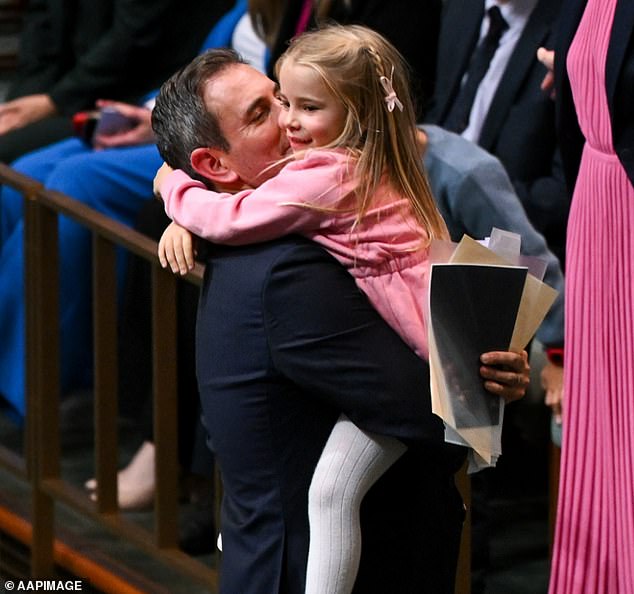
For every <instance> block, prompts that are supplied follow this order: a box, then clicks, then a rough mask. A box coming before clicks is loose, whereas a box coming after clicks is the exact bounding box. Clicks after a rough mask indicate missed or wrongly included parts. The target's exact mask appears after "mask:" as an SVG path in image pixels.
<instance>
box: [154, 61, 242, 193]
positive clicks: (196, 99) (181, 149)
mask: <svg viewBox="0 0 634 594" xmlns="http://www.w3.org/2000/svg"><path fill="white" fill-rule="evenodd" d="M234 64H244V61H243V60H242V59H241V58H240V56H239V55H238V54H237V53H236V52H234V51H233V50H230V49H212V50H209V51H207V52H205V53H203V54H201V55H200V56H198V57H196V58H194V60H192V62H191V63H190V64H188V65H187V66H185V67H184V68H182V69H181V70H179V71H178V72H177V73H176V74H174V75H173V76H172V77H170V78H169V80H167V81H166V82H165V83H163V86H162V87H161V89H160V91H159V94H158V96H157V98H156V105H155V106H154V109H153V111H152V128H153V129H154V133H155V134H156V138H157V142H156V144H157V147H158V150H159V153H160V154H161V157H163V160H164V161H165V162H166V163H167V164H168V165H169V166H170V167H172V168H173V169H182V170H183V171H185V172H186V173H187V174H188V175H189V176H190V177H193V178H195V179H198V180H201V181H203V182H204V183H208V180H206V179H203V178H202V177H201V176H200V175H199V174H198V173H197V172H196V171H194V170H193V169H192V166H191V162H190V156H191V154H192V151H193V150H194V149H196V148H199V147H210V148H217V149H220V150H222V151H224V152H228V151H229V148H230V146H229V142H228V141H227V139H226V138H225V136H224V135H223V133H222V130H221V129H220V123H219V120H218V114H216V113H213V112H211V111H208V109H207V106H206V105H205V99H204V93H205V85H206V84H207V82H208V81H209V80H211V79H212V78H214V77H216V76H218V74H220V73H221V72H222V71H224V70H225V68H227V67H229V66H232V65H234Z"/></svg>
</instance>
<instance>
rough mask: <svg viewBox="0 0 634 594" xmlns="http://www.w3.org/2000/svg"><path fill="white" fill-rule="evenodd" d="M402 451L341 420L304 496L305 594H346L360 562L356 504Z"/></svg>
mask: <svg viewBox="0 0 634 594" xmlns="http://www.w3.org/2000/svg"><path fill="white" fill-rule="evenodd" d="M406 449H407V447H406V446H405V445H404V444H403V443H401V442H400V441H398V440H397V439H394V438H392V437H386V436H384V435H376V434H373V433H367V432H364V431H361V429H359V428H358V427H357V426H356V425H355V424H354V423H352V422H351V421H350V420H349V419H348V418H347V417H346V416H344V415H341V417H339V420H338V421H337V423H336V424H335V426H334V428H333V430H332V433H331V434H330V437H329V438H328V441H327V443H326V446H325V447H324V451H323V452H322V454H321V458H320V459H319V462H318V463H317V467H316V468H315V474H314V475H313V479H312V482H311V484H310V489H309V492H308V519H309V522H310V547H309V551H308V568H307V572H306V594H349V593H350V592H352V587H353V586H354V581H355V579H356V576H357V571H358V569H359V559H360V557H361V525H360V521H359V509H360V507H361V501H362V500H363V497H364V496H365V494H366V493H367V492H368V490H369V489H370V487H371V486H372V485H373V484H374V483H375V482H376V481H377V480H378V478H379V477H380V476H381V475H382V474H383V473H384V472H385V471H386V470H387V469H388V468H389V467H390V466H391V465H392V464H393V463H394V462H395V461H396V460H398V458H400V456H402V455H403V453H404V452H405V450H406Z"/></svg>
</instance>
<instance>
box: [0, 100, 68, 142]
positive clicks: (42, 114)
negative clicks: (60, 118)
mask: <svg viewBox="0 0 634 594" xmlns="http://www.w3.org/2000/svg"><path fill="white" fill-rule="evenodd" d="M56 113H57V108H56V107H55V104H54V103H53V101H52V100H51V98H50V97H49V96H48V95H44V94H41V95H27V96H25V97H19V98H18V99H13V100H12V101H7V102H6V103H3V104H1V105H0V134H6V133H7V132H10V131H11V130H17V129H18V128H23V127H24V126H26V125H27V124H32V123H33V122H37V121H39V120H43V119H44V118H47V117H49V116H52V115H55V114H56Z"/></svg>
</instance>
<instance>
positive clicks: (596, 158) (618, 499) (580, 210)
mask: <svg viewBox="0 0 634 594" xmlns="http://www.w3.org/2000/svg"><path fill="white" fill-rule="evenodd" d="M631 1H634V0H631ZM615 7H616V0H588V3H587V7H586V10H585V12H584V15H583V18H582V20H581V22H580V24H579V28H578V30H577V33H576V36H575V39H574V41H573V43H572V45H571V47H570V51H569V55H568V62H567V68H568V73H569V77H570V81H571V86H572V91H573V96H574V101H575V105H576V109H577V114H578V118H579V122H580V125H581V129H582V131H583V134H584V136H585V138H586V144H585V147H584V150H583V156H582V160H581V167H580V170H579V177H578V179H577V184H576V187H575V192H574V196H573V201H572V206H571V212H570V220H569V223H568V236H567V260H566V367H565V400H564V406H565V411H564V439H563V450H562V468H561V482H560V491H559V506H558V515H557V532H556V538H555V547H554V551H553V564H552V570H551V580H550V594H578V593H584V594H634V189H633V188H632V185H631V183H630V182H629V180H628V178H627V176H626V174H625V171H624V169H623V167H622V166H621V164H620V162H619V160H618V158H617V156H616V153H615V151H614V147H613V145H612V134H611V127H610V120H609V114H608V104H607V97H606V91H605V62H606V55H607V49H608V42H609V37H610V31H611V29H612V22H613V19H614V11H615ZM632 109H634V105H633V106H632Z"/></svg>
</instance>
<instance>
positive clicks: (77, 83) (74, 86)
mask: <svg viewBox="0 0 634 594" xmlns="http://www.w3.org/2000/svg"><path fill="white" fill-rule="evenodd" d="M229 5H230V3H229V0H213V1H212V2H198V1H197V0H185V2H175V1H174V0H98V1H96V0H80V1H77V2H69V1H68V0H30V1H29V2H28V4H27V7H26V12H25V19H24V26H23V30H22V34H21V38H20V53H19V62H18V70H17V72H16V76H15V79H14V80H13V81H12V85H11V87H10V88H9V91H8V96H7V99H8V101H7V102H6V103H4V104H0V160H1V161H4V162H6V163H9V162H11V161H13V160H15V159H17V158H18V157H20V156H22V155H23V154H25V153H27V152H30V151H32V150H35V149H38V148H40V147H43V146H46V145H47V144H50V143H52V142H56V141H58V140H61V139H62V138H67V137H68V136H70V135H72V133H73V128H72V122H71V118H70V116H72V115H73V114H74V113H75V112H77V111H80V110H85V109H93V108H94V107H95V101H97V99H116V100H119V101H125V102H133V103H137V102H138V101H139V100H141V98H142V97H143V96H144V95H146V94H147V93H149V92H150V91H152V90H153V89H155V88H157V87H158V86H159V85H160V84H161V83H162V82H163V81H164V80H166V79H167V78H168V77H169V76H170V75H171V74H172V73H173V72H174V71H175V70H176V69H178V68H180V67H181V66H183V65H184V64H185V63H187V61H188V60H190V59H191V58H193V57H194V56H195V55H196V53H197V52H198V50H199V48H200V44H201V43H202V41H203V39H204V38H205V35H206V34H207V32H208V31H209V29H210V28H211V26H212V25H213V23H214V22H215V21H216V20H217V19H218V17H219V16H220V15H222V13H223V12H224V10H225V9H226V8H228V7H229Z"/></svg>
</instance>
